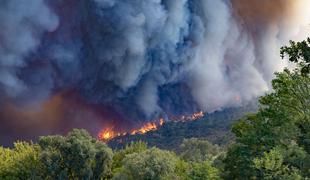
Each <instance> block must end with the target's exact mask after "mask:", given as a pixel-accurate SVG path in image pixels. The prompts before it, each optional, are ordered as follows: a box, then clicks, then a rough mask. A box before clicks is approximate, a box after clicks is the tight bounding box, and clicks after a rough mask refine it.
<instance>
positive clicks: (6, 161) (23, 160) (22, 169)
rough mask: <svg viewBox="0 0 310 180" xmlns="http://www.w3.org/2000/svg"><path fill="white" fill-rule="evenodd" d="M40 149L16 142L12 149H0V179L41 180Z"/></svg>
mask: <svg viewBox="0 0 310 180" xmlns="http://www.w3.org/2000/svg"><path fill="white" fill-rule="evenodd" d="M39 153H40V147H39V146H38V145H35V144H29V143H26V142H17V143H15V144H14V149H9V148H2V147H0V179H3V180H5V179H7V180H14V179H16V180H17V179H41V178H40V177H41V175H42V164H41V163H40V161H39Z"/></svg>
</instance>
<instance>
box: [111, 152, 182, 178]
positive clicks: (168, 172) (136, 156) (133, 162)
mask: <svg viewBox="0 0 310 180" xmlns="http://www.w3.org/2000/svg"><path fill="white" fill-rule="evenodd" d="M176 164H177V158H176V156H175V155H174V154H172V153H171V152H169V151H164V150H160V149H157V148H151V149H148V150H146V151H143V152H141V153H133V154H129V155H127V156H126V158H125V159H124V160H123V162H122V168H121V169H120V170H119V172H118V173H117V174H116V175H115V177H114V179H121V180H126V179H127V180H140V179H141V180H159V179H164V178H166V177H168V176H172V175H173V174H174V173H175V170H176Z"/></svg>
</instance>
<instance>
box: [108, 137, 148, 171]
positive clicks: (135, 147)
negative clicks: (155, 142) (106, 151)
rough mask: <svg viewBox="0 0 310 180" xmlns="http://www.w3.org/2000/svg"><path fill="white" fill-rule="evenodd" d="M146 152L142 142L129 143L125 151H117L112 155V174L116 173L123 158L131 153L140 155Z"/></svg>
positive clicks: (145, 145) (144, 144)
mask: <svg viewBox="0 0 310 180" xmlns="http://www.w3.org/2000/svg"><path fill="white" fill-rule="evenodd" d="M146 150H147V144H146V143H144V142H142V141H137V142H131V143H130V144H129V145H126V147H125V149H121V150H118V151H116V152H115V153H114V156H113V168H112V169H113V172H116V171H118V169H119V168H121V166H122V161H123V160H124V158H125V157H126V156H127V155H129V154H133V153H141V152H143V151H146Z"/></svg>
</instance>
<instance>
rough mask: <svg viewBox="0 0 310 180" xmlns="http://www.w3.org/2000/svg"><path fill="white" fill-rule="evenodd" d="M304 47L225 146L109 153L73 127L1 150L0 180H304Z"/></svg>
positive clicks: (309, 109)
mask: <svg viewBox="0 0 310 180" xmlns="http://www.w3.org/2000/svg"><path fill="white" fill-rule="evenodd" d="M309 45H310V39H308V40H307V41H303V42H299V43H295V42H291V45H290V46H289V47H283V48H282V50H281V54H282V56H283V57H284V56H288V58H289V60H290V61H292V62H295V63H297V68H296V69H295V70H288V69H286V70H284V71H283V72H281V73H276V77H275V79H274V80H273V81H272V87H273V92H271V93H269V94H267V95H265V96H263V97H261V98H260V100H259V102H260V105H259V110H258V112H257V113H254V114H250V115H247V116H246V117H244V118H242V119H241V120H239V121H238V122H236V123H235V124H234V125H233V127H232V132H233V133H234V135H235V137H236V138H235V139H234V142H233V144H231V145H230V146H229V147H228V148H226V147H225V148H224V147H221V146H218V145H214V144H212V143H210V142H209V141H207V140H205V139H202V138H199V139H198V138H191V139H184V140H183V142H182V143H181V145H179V147H178V148H177V149H178V150H177V151H175V152H173V151H169V150H162V149H159V148H156V147H152V145H149V146H147V144H146V143H144V142H142V141H136V142H132V143H129V144H128V145H127V146H126V147H124V148H121V149H118V150H114V151H113V150H112V149H111V148H110V147H108V146H107V145H106V144H104V143H103V142H100V141H98V140H96V139H94V138H92V137H91V136H90V135H89V134H88V133H87V132H86V131H85V130H77V129H75V130H73V131H71V132H70V133H69V134H68V135H67V136H47V137H41V138H40V139H39V141H38V143H27V142H17V143H15V145H14V148H12V149H10V148H0V179H9V180H11V179H13V180H14V179H121V180H139V179H141V180H157V179H180V180H190V179H193V180H200V179H201V180H204V179H212V180H213V179H283V180H286V179H292V180H295V179H297V180H298V179H309V178H310V77H309V72H310V71H309V62H310V47H309ZM193 130H196V129H193ZM166 133H169V132H166ZM170 133H173V132H170ZM171 136H173V135H171ZM178 141H179V139H178ZM172 143H173V142H172ZM174 145H175V144H174ZM172 149H176V148H172Z"/></svg>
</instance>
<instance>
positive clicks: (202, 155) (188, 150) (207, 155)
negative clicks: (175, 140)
mask: <svg viewBox="0 0 310 180" xmlns="http://www.w3.org/2000/svg"><path fill="white" fill-rule="evenodd" d="M219 153H220V148H219V146H217V145H213V144H212V143H210V142H209V141H207V140H202V139H197V138H191V139H184V140H183V143H182V144H181V145H180V156H181V157H182V158H183V159H184V160H186V161H191V162H203V161H206V160H213V159H215V157H216V156H217V155H219Z"/></svg>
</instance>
